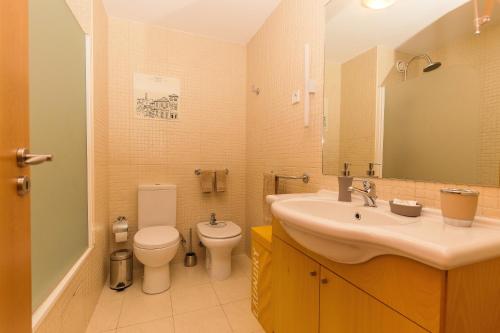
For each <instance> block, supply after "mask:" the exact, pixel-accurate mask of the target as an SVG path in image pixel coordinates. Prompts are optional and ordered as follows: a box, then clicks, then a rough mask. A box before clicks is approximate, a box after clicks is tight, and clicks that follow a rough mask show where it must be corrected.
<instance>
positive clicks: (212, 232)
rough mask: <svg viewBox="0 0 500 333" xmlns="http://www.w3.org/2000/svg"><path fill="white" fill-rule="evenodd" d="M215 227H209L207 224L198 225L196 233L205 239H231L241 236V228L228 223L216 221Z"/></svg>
mask: <svg viewBox="0 0 500 333" xmlns="http://www.w3.org/2000/svg"><path fill="white" fill-rule="evenodd" d="M217 222H218V223H219V224H218V225H217V226H212V225H210V223H209V222H201V223H198V231H199V233H200V234H201V235H203V236H204V237H207V238H216V239H224V238H232V237H236V236H238V235H241V228H240V227H239V226H238V225H236V224H234V223H233V222H230V221H217Z"/></svg>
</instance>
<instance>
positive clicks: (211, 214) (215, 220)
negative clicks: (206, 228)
mask: <svg viewBox="0 0 500 333" xmlns="http://www.w3.org/2000/svg"><path fill="white" fill-rule="evenodd" d="M210 225H217V218H216V217H215V213H210Z"/></svg>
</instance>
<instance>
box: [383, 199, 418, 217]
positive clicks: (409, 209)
mask: <svg viewBox="0 0 500 333" xmlns="http://www.w3.org/2000/svg"><path fill="white" fill-rule="evenodd" d="M389 205H390V206H391V212H392V213H394V214H397V215H401V216H406V217H419V216H420V215H421V214H422V205H421V204H419V203H417V205H416V206H406V205H398V204H395V203H393V202H392V200H391V201H389Z"/></svg>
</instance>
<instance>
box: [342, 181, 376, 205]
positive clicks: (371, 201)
mask: <svg viewBox="0 0 500 333" xmlns="http://www.w3.org/2000/svg"><path fill="white" fill-rule="evenodd" d="M359 181H361V182H362V184H363V188H362V189H360V188H357V187H354V186H350V187H349V188H348V189H347V190H348V191H349V192H351V193H358V194H361V196H362V197H363V200H364V201H365V206H367V207H377V202H376V200H377V187H376V185H375V183H374V182H372V181H370V180H363V179H359Z"/></svg>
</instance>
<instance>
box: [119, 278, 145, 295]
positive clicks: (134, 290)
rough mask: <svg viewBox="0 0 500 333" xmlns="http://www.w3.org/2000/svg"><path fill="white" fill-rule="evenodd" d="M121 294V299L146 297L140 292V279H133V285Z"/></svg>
mask: <svg viewBox="0 0 500 333" xmlns="http://www.w3.org/2000/svg"><path fill="white" fill-rule="evenodd" d="M121 293H122V295H123V299H128V298H134V297H140V296H147V294H146V293H144V292H143V291H142V278H138V279H134V283H133V284H132V285H131V286H130V287H128V288H127V289H125V290H124V291H122V292H121Z"/></svg>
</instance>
